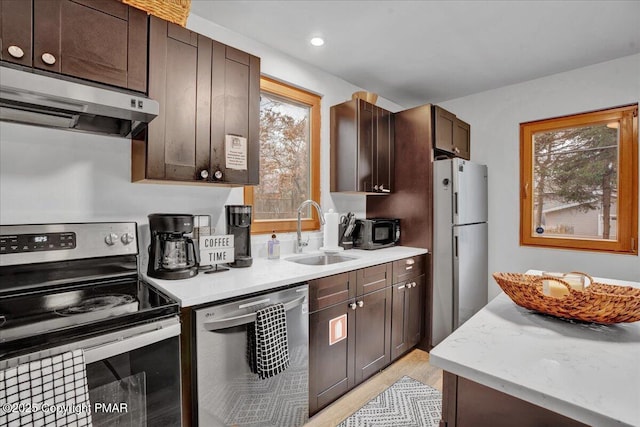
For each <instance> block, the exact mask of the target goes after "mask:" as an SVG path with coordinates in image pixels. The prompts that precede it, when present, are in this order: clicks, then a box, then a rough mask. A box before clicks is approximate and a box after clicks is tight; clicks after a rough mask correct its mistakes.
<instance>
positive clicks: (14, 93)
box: [0, 66, 160, 137]
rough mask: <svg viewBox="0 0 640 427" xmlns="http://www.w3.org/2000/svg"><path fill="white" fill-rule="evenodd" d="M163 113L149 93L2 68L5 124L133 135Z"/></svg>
mask: <svg viewBox="0 0 640 427" xmlns="http://www.w3.org/2000/svg"><path fill="white" fill-rule="evenodd" d="M159 110H160V106H159V104H158V102H156V101H154V100H153V99H149V98H147V97H145V96H144V95H140V94H136V93H126V92H119V91H116V90H109V89H102V88H99V87H94V86H89V85H86V84H81V83H76V82H72V81H68V80H64V79H62V78H55V77H50V76H48V75H42V74H37V73H34V72H30V71H24V70H20V69H14V68H10V67H6V66H0V120H3V121H10V122H17V123H26V124H33V125H39V126H47V127H55V128H64V129H69V130H76V131H81V132H91V133H99V134H106V135H114V136H121V137H130V136H131V135H135V134H137V133H138V132H140V131H141V130H142V129H144V128H145V127H146V125H147V123H149V122H150V121H151V120H153V119H154V118H155V117H156V116H157V115H158V112H159Z"/></svg>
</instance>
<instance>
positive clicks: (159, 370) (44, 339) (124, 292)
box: [0, 222, 181, 426]
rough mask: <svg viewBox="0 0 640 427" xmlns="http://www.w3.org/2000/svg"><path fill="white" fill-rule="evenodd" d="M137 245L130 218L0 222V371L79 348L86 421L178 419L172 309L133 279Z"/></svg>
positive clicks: (176, 324)
mask: <svg viewBox="0 0 640 427" xmlns="http://www.w3.org/2000/svg"><path fill="white" fill-rule="evenodd" d="M137 241H138V239H137V230H136V224H135V223H132V222H128V223H124V222H123V223H86V224H40V225H3V226H0V370H1V371H5V370H12V369H13V368H15V367H17V366H24V364H25V363H28V362H33V361H40V360H43V359H45V360H46V359H48V358H50V357H56V356H57V355H62V354H65V353H67V352H69V351H77V350H81V351H82V352H83V354H84V363H85V366H86V383H87V385H88V394H89V398H90V403H91V407H90V408H91V418H92V421H93V425H94V426H100V425H136V426H138V425H149V426H152V425H163V426H179V425H180V422H181V401H180V399H181V398H180V321H179V318H178V312H179V308H178V304H177V303H176V302H175V301H173V300H171V299H170V298H168V297H167V296H166V295H163V294H162V293H161V292H159V291H157V290H156V289H154V288H153V287H151V286H149V285H148V284H147V283H145V282H143V281H141V280H139V278H138V263H137V254H138V249H137ZM159 355H161V356H160V357H159ZM31 392H32V393H36V392H37V390H31ZM115 403H118V406H117V408H119V409H120V411H114V410H113V408H114V406H110V407H111V408H112V409H111V410H105V409H106V408H108V406H106V405H108V404H112V405H113V404H115ZM24 407H26V405H25V406H24ZM123 409H125V410H123ZM0 418H1V417H0Z"/></svg>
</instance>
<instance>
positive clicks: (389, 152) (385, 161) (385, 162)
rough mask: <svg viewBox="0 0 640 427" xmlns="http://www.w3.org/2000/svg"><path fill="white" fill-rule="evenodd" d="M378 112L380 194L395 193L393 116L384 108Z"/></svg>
mask: <svg viewBox="0 0 640 427" xmlns="http://www.w3.org/2000/svg"><path fill="white" fill-rule="evenodd" d="M377 110H378V120H377V122H378V123H377V124H378V132H377V136H378V138H377V140H376V182H375V183H374V189H375V185H377V186H378V190H379V191H380V192H384V193H386V192H391V191H393V162H394V132H393V114H391V112H390V111H387V110H385V109H383V108H377Z"/></svg>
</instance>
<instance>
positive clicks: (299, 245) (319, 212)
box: [294, 200, 324, 254]
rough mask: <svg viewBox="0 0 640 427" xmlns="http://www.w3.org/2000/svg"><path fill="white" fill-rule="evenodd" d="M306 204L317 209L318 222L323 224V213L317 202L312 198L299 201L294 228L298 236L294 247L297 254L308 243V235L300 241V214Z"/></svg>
mask: <svg viewBox="0 0 640 427" xmlns="http://www.w3.org/2000/svg"><path fill="white" fill-rule="evenodd" d="M307 205H311V206H313V207H314V208H316V210H317V211H318V216H319V217H320V224H323V225H324V215H323V213H322V208H321V207H320V205H319V204H317V203H316V202H314V201H313V200H305V201H304V202H302V203H300V206H298V227H297V229H296V232H297V236H298V238H297V240H296V247H295V248H294V252H295V253H297V254H301V253H302V248H304V247H305V246H307V245H308V244H309V238H308V237H307V241H306V242H303V241H302V222H301V218H300V216H301V215H302V209H303V208H304V207H305V206H307Z"/></svg>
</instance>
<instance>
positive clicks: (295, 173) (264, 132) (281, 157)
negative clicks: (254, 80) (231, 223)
mask: <svg viewBox="0 0 640 427" xmlns="http://www.w3.org/2000/svg"><path fill="white" fill-rule="evenodd" d="M260 87H261V94H260V95H261V96H260V184H259V185H258V186H255V187H245V203H247V204H251V205H253V224H252V232H254V233H270V232H272V231H273V230H275V231H278V232H283V231H294V230H295V229H296V218H297V208H298V206H299V205H300V203H302V202H303V201H305V200H307V199H312V200H315V201H316V202H318V203H319V202H320V200H319V199H320V187H319V185H320V184H319V163H320V160H319V137H320V132H319V127H320V97H319V96H317V95H314V94H311V93H309V92H306V91H303V90H301V89H297V88H294V87H291V86H288V85H285V84H283V83H280V82H277V81H275V80H271V79H268V78H265V77H263V78H262V79H261V85H260ZM303 217H304V219H303V221H302V224H303V227H302V228H303V230H313V229H319V220H318V217H317V214H316V213H315V211H314V212H311V211H310V210H309V209H308V208H307V209H306V210H305V212H304V215H303Z"/></svg>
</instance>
